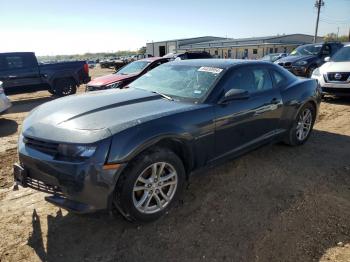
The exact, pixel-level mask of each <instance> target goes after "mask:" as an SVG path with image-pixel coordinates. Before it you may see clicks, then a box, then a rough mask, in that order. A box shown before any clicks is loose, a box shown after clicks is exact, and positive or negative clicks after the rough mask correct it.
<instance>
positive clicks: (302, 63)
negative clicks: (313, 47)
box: [295, 61, 307, 65]
mask: <svg viewBox="0 0 350 262" xmlns="http://www.w3.org/2000/svg"><path fill="white" fill-rule="evenodd" d="M295 64H296V65H306V64H307V61H298V62H295Z"/></svg>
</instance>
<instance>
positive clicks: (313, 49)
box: [290, 45, 322, 56]
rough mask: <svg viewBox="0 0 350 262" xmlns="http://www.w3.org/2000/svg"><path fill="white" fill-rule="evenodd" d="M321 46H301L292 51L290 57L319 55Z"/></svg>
mask: <svg viewBox="0 0 350 262" xmlns="http://www.w3.org/2000/svg"><path fill="white" fill-rule="evenodd" d="M321 48H322V45H303V46H299V47H297V48H296V49H294V50H293V51H292V52H291V53H290V55H292V56H296V55H317V54H318V53H320V51H321Z"/></svg>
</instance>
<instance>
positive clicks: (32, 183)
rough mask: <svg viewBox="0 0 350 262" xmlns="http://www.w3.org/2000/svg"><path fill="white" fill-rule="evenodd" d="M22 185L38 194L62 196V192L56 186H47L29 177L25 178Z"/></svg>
mask: <svg viewBox="0 0 350 262" xmlns="http://www.w3.org/2000/svg"><path fill="white" fill-rule="evenodd" d="M23 183H24V185H25V186H27V187H30V188H33V189H35V190H38V191H40V192H44V193H49V194H54V195H63V193H62V190H61V188H60V187H58V186H51V185H47V184H45V183H44V182H42V181H39V180H36V179H34V178H31V177H26V178H25V179H24V181H23Z"/></svg>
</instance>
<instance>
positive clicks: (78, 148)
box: [14, 59, 320, 221]
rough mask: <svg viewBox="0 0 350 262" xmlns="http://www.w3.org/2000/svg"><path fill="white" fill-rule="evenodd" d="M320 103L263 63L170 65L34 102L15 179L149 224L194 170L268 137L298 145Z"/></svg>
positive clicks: (60, 201) (70, 202)
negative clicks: (117, 86) (117, 85)
mask: <svg viewBox="0 0 350 262" xmlns="http://www.w3.org/2000/svg"><path fill="white" fill-rule="evenodd" d="M319 103H320V90H319V89H318V87H317V84H316V82H315V81H314V80H306V79H298V78H296V77H295V76H293V75H292V74H291V73H289V72H287V71H286V70H284V69H282V68H280V67H279V66H277V65H274V64H271V63H268V62H261V61H240V60H218V59H208V60H187V61H175V62H171V63H167V64H164V65H162V66H159V67H157V68H156V69H154V70H152V71H150V72H148V73H147V74H145V75H144V76H142V77H141V78H139V79H138V80H136V81H135V82H133V83H132V84H130V85H129V88H128V89H124V90H107V91H98V92H93V93H88V94H82V95H75V96H69V97H65V98H61V99H57V100H55V101H52V102H49V103H45V104H43V105H41V106H39V107H37V108H36V109H34V110H33V111H32V112H31V113H30V114H29V116H28V117H27V118H26V119H25V121H24V123H23V129H22V133H21V134H20V137H19V142H18V151H19V163H18V164H16V165H15V166H14V176H15V181H17V183H18V184H21V185H23V186H28V187H32V188H34V189H37V190H41V191H44V192H48V193H51V196H48V197H46V200H47V201H49V202H51V203H53V204H55V205H58V206H60V207H63V208H66V209H68V210H70V211H74V212H78V213H87V212H92V211H96V210H101V209H112V208H117V209H118V210H119V211H120V212H121V213H122V214H123V215H124V216H125V217H126V218H128V219H130V220H134V221H135V220H136V221H151V220H154V219H156V218H158V217H160V216H161V215H162V214H163V213H164V212H166V210H167V209H168V208H169V206H170V205H171V204H172V203H173V202H174V201H175V199H176V198H177V197H178V195H179V193H180V192H181V190H182V189H183V187H184V183H185V182H186V179H187V177H188V175H189V174H190V173H192V172H193V171H195V170H198V169H199V168H205V167H207V166H210V165H212V164H214V163H215V162H217V161H219V160H223V159H226V158H233V157H237V156H239V155H241V154H243V153H246V152H248V151H250V150H252V149H254V148H256V147H259V146H261V145H263V144H266V143H271V142H280V141H284V142H285V143H287V144H290V145H301V144H303V143H304V142H305V141H306V140H307V139H308V138H309V136H310V134H311V131H312V127H313V124H314V121H315V119H316V115H317V111H318V107H319Z"/></svg>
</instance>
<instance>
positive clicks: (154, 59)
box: [137, 57, 168, 62]
mask: <svg viewBox="0 0 350 262" xmlns="http://www.w3.org/2000/svg"><path fill="white" fill-rule="evenodd" d="M166 59H168V58H164V57H148V58H144V59H140V60H137V61H147V62H155V61H158V60H166Z"/></svg>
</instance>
